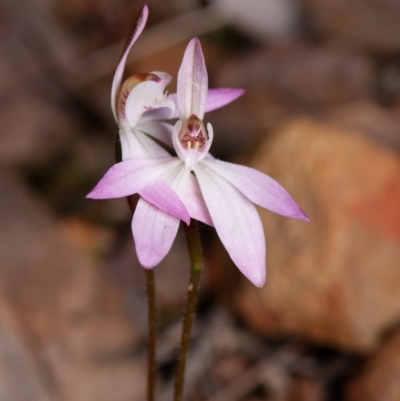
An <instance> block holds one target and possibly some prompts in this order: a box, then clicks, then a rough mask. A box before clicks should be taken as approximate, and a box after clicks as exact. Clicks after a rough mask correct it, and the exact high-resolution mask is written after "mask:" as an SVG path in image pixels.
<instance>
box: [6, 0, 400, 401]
mask: <svg viewBox="0 0 400 401" xmlns="http://www.w3.org/2000/svg"><path fill="white" fill-rule="evenodd" d="M148 5H149V8H150V18H149V22H148V24H147V27H146V29H145V31H144V33H143V35H142V36H141V37H140V39H139V40H138V42H137V43H136V44H135V46H134V47H133V50H132V52H131V56H130V58H129V63H128V66H127V71H126V73H127V75H129V74H133V73H137V72H148V71H154V70H157V71H167V72H169V73H170V74H171V75H172V76H174V77H175V76H176V74H177V71H178V68H179V65H180V62H181V59H182V55H183V51H184V49H185V47H186V44H187V42H188V41H189V40H190V39H191V38H192V37H193V36H199V37H200V39H201V42H202V45H203V50H204V53H205V58H206V63H207V67H208V73H209V81H210V87H221V86H225V87H241V88H245V89H246V93H245V95H244V96H243V97H242V98H240V99H239V100H237V101H236V102H234V103H232V104H231V105H229V106H227V107H225V108H223V109H220V110H217V111H214V112H212V113H210V114H208V115H207V116H206V121H207V122H211V123H212V124H213V126H214V132H215V141H214V144H213V147H212V152H213V154H214V155H215V156H216V157H219V158H223V159H225V160H230V161H235V162H238V163H242V164H246V165H249V166H252V167H255V168H257V169H259V170H261V171H263V172H265V173H267V174H269V175H270V176H272V177H273V178H275V179H277V180H278V181H279V182H280V183H281V184H283V185H284V186H285V188H287V189H288V190H289V192H290V193H291V194H292V196H293V197H294V198H295V199H296V200H297V202H298V203H299V204H300V205H301V206H302V208H303V209H304V210H305V211H306V212H307V214H308V215H309V217H310V218H311V223H305V222H301V221H295V220H291V219H286V218H283V217H281V216H277V215H274V214H273V213H271V212H269V211H266V210H260V215H261V218H262V221H263V224H264V227H265V233H266V239H267V249H268V251H267V252H268V260H267V264H268V278H267V283H266V285H265V286H264V287H263V288H262V289H258V288H255V287H254V286H252V285H251V284H250V283H249V282H248V281H247V280H246V279H245V278H244V277H243V276H242V275H241V274H240V273H239V272H238V270H237V269H236V268H235V267H234V266H233V264H232V262H231V261H230V259H229V257H228V256H227V254H226V252H225V250H224V249H223V247H222V246H221V244H220V243H219V240H218V238H217V236H216V235H215V233H214V231H213V229H211V228H209V227H205V226H202V227H201V228H200V232H201V235H202V237H203V240H204V241H203V242H204V257H205V264H206V267H205V274H204V277H203V283H202V294H201V298H200V302H199V308H198V309H199V315H198V318H197V321H196V326H195V336H194V340H193V342H192V353H191V359H190V363H189V367H188V374H187V385H186V391H187V397H186V399H187V400H192V401H202V400H212V401H235V400H238V401H261V400H266V401H378V400H385V401H398V400H399V399H400V380H399V377H400V325H399V324H400V207H399V206H400V159H399V147H400V24H399V21H400V3H399V2H398V0H352V1H345V0H247V1H241V0H164V1H156V0H149V1H148ZM141 6H142V2H140V1H134V0H129V1H128V0H112V1H111V0H30V1H19V2H15V1H12V0H1V2H0V32H1V42H0V118H1V134H0V135H1V140H0V169H1V174H0V401H36V400H38V401H39V400H40V401H92V400H93V401H94V400H96V401H110V400H112V401H128V400H129V401H136V400H137V401H141V400H144V399H145V395H144V393H145V376H146V370H145V366H146V363H145V341H146V340H145V337H146V330H147V329H146V325H147V323H146V304H145V292H144V275H143V271H142V269H141V267H140V266H139V264H138V262H137V259H136V256H135V252H134V245H133V241H132V237H131V232H130V212H129V209H128V207H127V204H126V201H125V200H123V199H122V200H105V201H93V200H87V199H85V195H86V194H87V193H88V192H89V191H90V190H91V189H92V187H93V186H94V184H95V183H96V182H97V181H98V180H99V178H100V177H101V176H102V175H103V174H104V172H105V171H106V170H107V169H108V168H109V167H110V166H111V165H112V164H113V162H114V140H115V135H116V124H115V122H114V120H113V118H112V114H111V110H110V99H109V98H110V87H111V80H112V77H113V73H114V69H115V67H116V65H117V61H118V58H119V55H120V52H121V50H122V47H123V43H124V41H125V39H126V36H127V34H128V32H129V30H130V28H131V26H132V24H133V22H134V21H135V19H136V16H137V13H138V11H139V9H140V8H141ZM175 86H176V80H175V79H174V80H173V81H172V83H171V84H170V86H169V87H168V90H169V91H170V92H174V91H175ZM227 202H229V199H227ZM188 270H189V262H188V256H187V251H186V246H185V238H184V236H183V235H182V233H181V234H179V235H178V237H177V239H176V241H175V244H174V247H173V249H172V250H171V252H170V254H169V255H168V257H167V258H166V259H165V260H164V261H163V262H162V263H161V264H160V265H159V266H157V267H156V279H157V285H158V289H157V294H158V302H159V305H160V310H159V313H160V339H159V351H158V361H159V377H160V382H159V388H158V390H159V398H158V399H159V400H160V401H164V400H165V401H167V400H170V399H171V380H172V375H173V369H174V363H175V358H176V354H177V346H178V338H179V330H180V317H179V316H180V313H181V311H182V308H183V302H184V297H185V290H186V283H187V279H188Z"/></svg>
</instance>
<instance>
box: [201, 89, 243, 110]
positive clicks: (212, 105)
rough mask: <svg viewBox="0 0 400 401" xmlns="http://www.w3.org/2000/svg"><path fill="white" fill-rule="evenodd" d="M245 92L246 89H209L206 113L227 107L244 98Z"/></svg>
mask: <svg viewBox="0 0 400 401" xmlns="http://www.w3.org/2000/svg"><path fill="white" fill-rule="evenodd" d="M244 92H245V90H244V89H238V88H215V89H209V90H208V94H207V101H206V107H205V113H207V112H209V111H213V110H216V109H219V108H221V107H224V106H226V105H227V104H229V103H231V102H233V101H234V100H236V99H237V98H239V97H240V96H242V95H243V94H244Z"/></svg>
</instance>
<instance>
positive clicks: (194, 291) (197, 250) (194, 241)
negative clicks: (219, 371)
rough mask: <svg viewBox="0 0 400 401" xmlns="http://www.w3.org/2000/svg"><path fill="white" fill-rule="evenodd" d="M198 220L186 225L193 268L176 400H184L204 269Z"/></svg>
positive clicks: (178, 370)
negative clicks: (191, 340) (189, 352)
mask: <svg viewBox="0 0 400 401" xmlns="http://www.w3.org/2000/svg"><path fill="white" fill-rule="evenodd" d="M197 228H198V227H197V221H195V220H192V223H191V224H190V226H188V227H186V226H185V231H186V239H187V244H188V249H189V255H190V262H191V269H190V279H189V285H188V289H187V300H186V306H185V311H184V316H183V325H182V336H181V346H180V350H179V356H178V365H177V368H176V372H175V393H174V401H182V397H183V388H184V380H185V367H186V360H187V355H188V351H189V343H190V337H191V332H192V326H193V318H194V315H195V307H196V301H197V295H198V290H199V284H200V277H201V272H202V270H203V257H202V251H201V241H200V236H199V231H198V229H197Z"/></svg>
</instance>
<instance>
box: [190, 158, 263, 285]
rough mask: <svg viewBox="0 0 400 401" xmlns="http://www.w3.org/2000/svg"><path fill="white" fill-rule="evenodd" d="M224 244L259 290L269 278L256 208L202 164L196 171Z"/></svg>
mask: <svg viewBox="0 0 400 401" xmlns="http://www.w3.org/2000/svg"><path fill="white" fill-rule="evenodd" d="M195 174H196V177H197V179H198V181H199V184H200V188H201V192H202V194H203V197H204V200H205V202H206V205H207V208H208V210H209V212H210V215H211V218H212V221H213V222H214V226H215V229H216V231H217V233H218V236H219V237H220V239H221V242H222V243H223V244H224V246H225V248H226V250H227V251H228V253H229V255H230V257H231V258H232V260H233V262H234V263H235V264H236V266H237V267H238V268H239V270H240V271H241V272H242V273H243V274H244V275H245V276H246V277H247V278H248V279H249V280H250V281H251V282H252V283H253V284H255V285H256V286H258V287H261V286H262V285H263V284H264V282H265V276H266V266H265V264H266V262H265V257H266V249H265V239H264V232H263V227H262V224H261V220H260V217H259V215H258V213H257V210H256V208H255V206H254V205H253V204H252V203H251V202H250V201H249V200H248V199H247V198H246V197H245V196H244V195H243V194H242V193H241V192H239V191H238V190H237V189H236V188H235V187H234V186H233V185H231V184H230V183H229V182H227V181H226V180H224V179H223V178H222V177H221V176H219V175H218V174H217V173H215V172H214V171H212V170H211V169H208V168H207V167H205V166H204V165H203V164H202V163H201V164H199V165H198V166H197V168H196V170H195Z"/></svg>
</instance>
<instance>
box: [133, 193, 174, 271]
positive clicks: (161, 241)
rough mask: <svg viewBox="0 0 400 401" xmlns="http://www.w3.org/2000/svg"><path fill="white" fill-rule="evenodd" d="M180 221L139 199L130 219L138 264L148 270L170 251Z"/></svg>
mask: <svg viewBox="0 0 400 401" xmlns="http://www.w3.org/2000/svg"><path fill="white" fill-rule="evenodd" d="M179 222H180V220H179V219H177V218H176V217H174V216H171V215H170V214H168V213H165V212H163V211H162V210H160V209H158V208H156V207H155V206H153V205H152V204H150V203H148V202H146V201H145V200H144V199H140V200H139V202H138V204H137V206H136V210H135V214H134V215H133V219H132V233H133V238H134V240H135V246H136V253H137V256H138V259H139V262H140V264H141V265H142V266H143V267H145V268H147V269H149V268H153V267H154V266H156V265H157V264H159V263H160V262H161V261H162V260H163V259H164V257H165V256H166V255H167V253H168V252H169V250H170V249H171V246H172V243H173V242H174V239H175V237H176V233H177V231H178V228H179Z"/></svg>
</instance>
